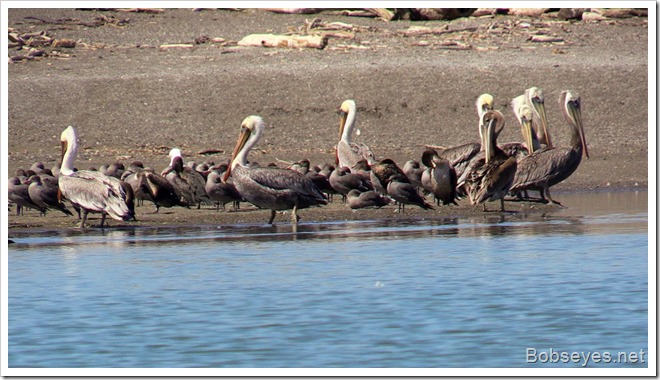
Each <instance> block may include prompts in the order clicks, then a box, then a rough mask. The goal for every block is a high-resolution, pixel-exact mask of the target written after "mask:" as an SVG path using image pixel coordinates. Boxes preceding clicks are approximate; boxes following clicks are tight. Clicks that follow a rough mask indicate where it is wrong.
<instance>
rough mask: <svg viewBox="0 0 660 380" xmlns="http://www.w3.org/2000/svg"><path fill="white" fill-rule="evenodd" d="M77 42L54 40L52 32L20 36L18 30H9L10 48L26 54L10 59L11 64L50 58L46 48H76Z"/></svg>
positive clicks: (65, 55) (57, 54) (59, 54)
mask: <svg viewBox="0 0 660 380" xmlns="http://www.w3.org/2000/svg"><path fill="white" fill-rule="evenodd" d="M76 43H77V42H76V41H74V40H71V39H66V38H54V37H52V36H51V35H50V32H47V31H39V32H32V33H23V34H19V33H18V32H17V31H16V29H13V28H9V48H10V49H11V48H18V50H19V51H21V52H25V53H26V54H16V55H13V56H10V57H9V62H17V61H24V60H25V61H30V60H34V59H37V58H39V57H44V56H48V55H49V53H47V52H46V50H45V49H44V48H46V47H53V48H74V47H76ZM51 54H52V55H53V56H59V57H65V58H66V57H68V56H69V55H68V54H62V53H59V52H56V53H51Z"/></svg>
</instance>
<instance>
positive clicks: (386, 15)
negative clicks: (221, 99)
mask: <svg viewBox="0 0 660 380" xmlns="http://www.w3.org/2000/svg"><path fill="white" fill-rule="evenodd" d="M265 10H266V11H270V12H275V13H289V14H315V13H320V12H324V13H327V14H339V15H344V16H357V17H378V18H380V19H382V20H385V21H392V20H403V19H408V20H412V21H418V20H454V19H457V18H460V17H468V16H475V17H480V16H487V15H495V14H504V15H506V14H508V15H514V16H526V17H542V16H543V15H546V14H548V15H549V16H551V17H556V18H558V19H562V20H572V19H577V20H580V19H582V20H585V21H594V20H604V19H608V18H627V17H647V16H648V10H646V9H639V8H362V9H347V10H336V9H326V8H265Z"/></svg>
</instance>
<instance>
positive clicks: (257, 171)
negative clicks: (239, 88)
mask: <svg viewBox="0 0 660 380" xmlns="http://www.w3.org/2000/svg"><path fill="white" fill-rule="evenodd" d="M264 128H265V126H264V121H263V119H262V118H261V117H260V116H248V117H246V118H245V119H244V120H243V122H242V123H241V134H240V136H239V138H238V141H237V142H236V147H235V148H234V151H233V153H232V158H231V161H230V165H229V168H228V169H227V171H226V172H225V175H224V176H223V180H224V181H226V180H227V178H228V177H229V175H230V174H233V178H234V185H235V186H236V189H237V190H238V192H239V193H240V194H241V195H242V196H243V198H245V200H247V201H248V202H250V203H252V204H254V205H256V206H257V207H261V208H265V209H270V210H271V213H270V219H269V220H268V224H273V220H274V219H275V212H276V211H277V210H291V209H292V210H293V211H292V214H291V219H292V223H293V224H296V223H298V219H299V217H298V209H303V208H307V207H310V206H318V205H323V204H327V203H328V201H327V200H326V199H325V197H324V196H323V193H321V191H320V190H319V189H318V188H317V187H316V186H315V185H314V183H312V181H311V180H310V179H309V178H307V177H305V176H304V175H303V174H301V173H299V172H296V171H293V170H289V169H278V168H263V167H250V168H249V167H247V156H248V153H249V152H250V150H251V149H252V148H253V147H254V145H255V144H256V143H257V141H259V138H260V137H261V134H262V133H263V130H264Z"/></svg>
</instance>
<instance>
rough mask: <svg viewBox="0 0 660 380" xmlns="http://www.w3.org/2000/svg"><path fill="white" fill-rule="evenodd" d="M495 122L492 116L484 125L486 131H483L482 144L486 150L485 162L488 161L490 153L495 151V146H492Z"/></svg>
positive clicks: (490, 156)
mask: <svg viewBox="0 0 660 380" xmlns="http://www.w3.org/2000/svg"><path fill="white" fill-rule="evenodd" d="M495 124H496V119H495V118H492V119H490V121H489V122H488V124H487V125H486V131H485V132H486V133H484V138H483V142H482V144H483V146H485V147H486V148H485V149H484V150H485V152H486V163H488V162H490V160H491V158H493V157H492V155H493V154H494V153H495V148H494V147H493V136H495Z"/></svg>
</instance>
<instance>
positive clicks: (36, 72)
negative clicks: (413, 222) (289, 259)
mask: <svg viewBox="0 0 660 380" xmlns="http://www.w3.org/2000/svg"><path fill="white" fill-rule="evenodd" d="M35 17H36V18H37V19H41V20H72V19H75V20H82V21H83V23H86V22H87V21H89V20H92V19H93V18H94V17H100V18H103V17H105V19H106V20H110V19H112V18H113V17H114V18H115V19H117V20H119V19H121V20H124V21H126V23H125V24H122V25H121V26H119V25H109V24H103V25H100V26H97V27H89V26H85V25H81V24H74V25H71V24H64V25H62V24H48V23H45V22H43V21H38V20H36V19H35ZM316 17H318V18H319V19H321V21H322V22H326V23H332V22H340V23H344V24H347V25H351V26H352V29H351V31H350V33H349V34H346V35H345V36H343V37H330V38H329V39H328V44H327V46H326V47H325V48H324V49H287V48H262V47H243V46H237V41H238V40H240V39H241V38H242V37H244V36H246V35H248V34H253V33H265V32H271V33H276V34H278V33H288V32H289V31H290V30H294V29H295V30H299V29H300V28H301V27H304V26H307V25H308V19H309V18H310V16H309V15H291V14H275V13H270V12H266V11H258V10H254V9H246V10H242V11H227V10H204V11H202V12H192V11H191V10H189V9H168V10H166V11H164V12H162V13H158V14H143V13H135V14H131V15H130V19H129V20H126V19H127V15H126V14H125V13H122V12H113V11H97V10H90V11H81V10H75V9H55V8H53V9H10V10H9V12H8V20H9V26H10V27H11V28H15V29H16V30H17V33H25V32H29V31H32V32H33V31H39V30H48V29H52V33H53V38H65V39H71V40H74V41H80V43H79V44H78V46H76V47H75V48H71V49H60V53H62V52H65V53H66V56H64V55H63V54H60V55H55V54H53V55H52V56H48V57H37V58H36V59H34V60H31V61H20V62H16V63H12V64H10V65H9V67H8V74H9V76H8V95H9V99H8V121H9V124H8V126H9V127H8V152H7V155H8V167H7V168H6V170H7V172H6V173H7V174H9V175H8V177H9V176H11V175H13V174H14V173H15V172H16V170H17V169H18V168H29V167H30V165H31V164H32V163H34V162H36V161H40V162H43V163H44V164H45V166H46V167H47V168H50V167H51V166H52V165H53V164H55V163H57V162H58V161H59V159H60V157H59V154H60V146H59V135H60V133H61V132H62V130H64V128H66V127H67V126H68V125H73V126H75V127H76V128H77V129H78V132H79V137H80V142H81V150H80V152H79V155H78V158H77V160H76V166H77V167H78V168H80V169H88V168H90V167H92V166H94V167H97V168H98V167H100V166H101V165H104V164H111V163H113V162H115V161H120V162H122V163H124V165H125V166H126V167H127V166H128V164H130V163H131V162H132V161H135V160H140V161H142V162H143V163H144V164H145V166H151V167H153V168H155V169H156V170H157V171H160V170H161V169H162V168H164V167H166V166H167V164H168V162H169V158H168V157H167V153H168V152H169V150H170V149H171V148H172V147H178V148H180V149H181V150H182V151H183V154H184V161H189V160H192V161H195V162H198V163H200V162H203V161H207V160H208V161H214V162H216V163H217V162H225V161H226V160H227V159H228V158H229V157H228V155H229V154H230V153H231V149H232V148H233V146H234V145H235V141H236V138H237V137H238V129H239V125H240V122H241V120H243V119H244V118H245V117H246V116H248V115H251V114H258V115H261V116H262V117H263V118H264V120H265V121H266V123H267V125H268V126H269V128H268V129H267V131H266V132H265V133H264V138H263V139H262V140H263V141H261V142H260V143H259V145H257V146H256V148H255V149H254V150H253V152H252V153H251V154H250V157H249V159H250V160H251V161H258V162H261V163H264V164H265V163H268V162H276V163H278V166H280V167H282V166H284V164H283V163H282V162H281V160H285V161H291V162H295V161H299V160H302V159H304V158H307V159H308V160H310V162H312V165H316V164H322V163H324V162H331V161H333V160H334V154H333V150H332V149H333V147H334V146H335V144H336V141H337V127H338V123H339V115H338V113H337V110H338V108H339V106H340V104H341V102H343V101H344V100H346V99H355V100H356V102H357V106H358V118H357V128H358V129H359V130H360V131H361V134H360V135H359V136H357V137H356V140H357V141H356V142H362V143H366V144H367V145H369V146H370V147H371V149H372V150H373V151H374V153H375V154H376V156H377V159H383V158H390V159H392V160H394V161H395V162H396V163H397V164H398V165H399V166H403V164H404V163H405V162H406V161H407V160H412V159H414V160H419V159H420V157H421V153H422V151H423V150H424V145H426V144H430V145H443V146H456V145H460V144H462V143H466V142H470V141H475V140H476V139H478V135H477V131H476V124H477V122H476V121H477V120H476V112H475V109H474V101H475V100H476V98H477V97H478V96H479V95H480V94H482V93H485V92H489V93H492V94H493V95H494V97H495V108H496V109H500V110H501V111H502V112H503V113H504V115H505V118H506V127H505V128H504V130H503V131H502V134H501V135H500V136H501V139H500V140H501V141H499V140H498V142H501V143H505V142H510V141H521V136H520V131H519V126H518V123H517V121H516V120H515V118H514V116H513V115H512V112H511V109H510V108H511V107H510V101H511V99H512V98H514V97H515V96H517V95H520V93H522V92H523V91H524V90H525V89H526V88H528V87H530V86H538V87H541V88H543V90H544V92H545V96H546V109H547V113H548V115H547V116H548V123H549V126H550V128H551V132H550V133H551V134H552V139H553V141H554V142H555V145H556V146H564V145H566V144H568V141H569V139H570V137H569V135H568V128H567V127H566V122H565V121H564V119H563V115H562V114H561V112H560V110H559V107H558V104H557V98H558V95H559V93H560V92H561V91H562V90H565V89H574V90H577V91H578V93H579V94H580V95H581V98H582V105H583V119H584V123H585V134H586V140H587V144H588V146H589V153H590V158H589V159H586V158H584V159H582V162H581V164H580V167H579V168H578V169H577V171H576V172H575V173H573V175H572V176H571V177H570V178H568V179H567V180H566V181H564V182H562V183H560V184H558V185H556V186H554V187H553V188H552V192H553V194H554V193H557V194H561V193H562V192H565V191H568V192H574V191H589V192H591V191H611V190H614V191H619V190H620V189H633V190H642V189H643V190H646V189H647V188H648V176H649V175H648V174H649V173H648V160H649V147H648V143H649V142H648V133H649V129H648V128H649V125H648V111H649V110H648V109H647V107H646V104H648V62H649V59H648V33H649V30H648V21H647V20H646V18H628V19H608V20H601V21H597V22H586V21H561V20H557V19H552V18H548V17H533V16H512V15H491V16H484V17H468V18H459V19H456V20H452V21H425V22H420V21H408V20H402V21H393V22H383V21H379V20H374V19H365V18H355V17H347V16H342V15H335V14H323V13H321V14H319V15H316ZM53 25H55V26H53ZM418 27H423V28H431V29H435V28H444V29H446V30H450V31H456V32H452V33H445V32H443V33H442V34H437V35H435V34H424V35H406V33H405V32H406V31H411V30H415V29H414V28H418ZM411 28H412V29H411ZM417 30H419V29H417ZM537 34H541V35H552V36H554V37H557V38H559V39H561V40H562V41H561V42H558V43H535V42H532V41H531V40H530V37H531V36H533V35H537ZM201 35H206V36H208V37H211V38H220V37H222V38H224V39H225V42H224V43H221V44H217V43H203V44H195V45H194V46H192V47H190V48H171V49H159V48H158V46H160V45H163V44H175V43H181V42H183V41H189V40H190V39H192V38H195V37H197V36H201ZM456 47H458V48H456ZM12 51H13V52H15V50H12ZM513 73H515V75H512V74H513ZM597 78H600V79H598V80H596V79H597ZM35 104H38V107H35ZM638 105H641V106H638ZM209 149H213V150H217V151H218V152H219V153H217V154H213V155H204V154H201V153H202V152H203V151H206V150H209ZM559 200H560V201H561V199H559ZM335 202H337V201H335ZM464 202H465V201H463V202H459V203H460V206H459V207H457V210H453V211H447V212H448V213H450V214H453V213H458V214H459V215H463V214H465V215H471V214H473V213H474V214H477V213H476V212H474V211H472V210H471V209H470V206H466V205H465V204H464ZM509 203H511V202H509ZM507 205H508V204H507ZM489 206H490V207H492V208H496V205H495V204H493V205H492V206H491V205H489ZM145 207H146V208H137V210H136V211H137V214H138V217H139V218H142V219H143V221H141V222H139V223H147V222H149V221H150V220H152V221H153V223H155V224H157V225H164V224H167V223H170V224H172V225H179V224H184V223H187V220H189V218H192V217H193V216H191V215H189V213H187V212H185V211H186V210H184V211H182V212H179V210H170V211H172V213H171V214H164V216H157V217H154V216H152V215H150V214H146V212H149V211H145V210H153V208H152V207H150V206H149V205H147V206H145ZM389 207H392V206H389ZM515 207H518V206H515ZM515 207H514V208H515ZM346 209H348V207H346ZM313 210H320V212H319V213H318V214H319V215H318V218H310V217H309V216H308V215H314V212H312V211H309V210H301V214H300V215H301V217H302V218H303V219H302V222H303V223H304V222H305V221H306V220H312V219H315V220H319V221H323V220H331V219H333V218H335V220H342V219H343V218H345V217H344V216H343V215H342V214H341V212H344V211H345V210H342V209H341V208H338V209H337V210H335V207H323V208H319V209H313ZM409 210H410V211H409ZM440 210H442V211H435V212H432V213H433V215H436V214H438V213H441V214H444V213H445V211H444V210H445V207H440ZM195 211H197V210H195ZM202 211H205V210H202ZM56 212H57V213H58V214H60V215H61V217H60V216H59V215H57V214H54V213H53V212H51V213H50V214H49V215H48V216H47V217H46V218H45V219H44V220H39V219H38V218H37V217H34V218H33V217H31V216H30V217H26V218H31V219H29V220H28V219H23V220H22V219H21V218H20V217H16V216H15V215H12V214H14V210H13V209H12V210H10V211H9V215H8V220H9V228H10V231H11V230H13V229H15V228H18V227H17V226H20V225H24V226H28V227H26V228H37V226H41V227H47V226H48V224H49V223H52V224H53V225H54V226H55V228H68V226H69V225H75V224H76V223H75V222H74V221H73V220H72V219H69V220H66V217H65V216H64V215H63V214H61V213H59V212H58V211H56ZM408 212H410V214H411V215H412V216H414V217H418V216H421V217H424V215H425V214H424V212H423V210H419V211H418V210H415V208H414V207H408V208H406V216H408ZM263 213H264V214H267V212H266V211H264V212H263ZM369 213H370V214H369V215H374V216H375V217H380V216H382V215H388V216H391V215H392V212H391V210H390V211H383V210H373V211H371V210H370V211H369ZM142 214H145V216H144V217H142ZM220 214H222V212H221V213H220ZM55 215H57V216H55ZM193 215H194V214H193ZM253 215H254V216H253ZM315 216H316V215H315ZM204 218H206V219H208V220H209V221H211V223H216V222H217V221H220V222H222V223H224V221H223V219H222V218H220V217H218V216H204ZM365 218H366V217H365ZM50 219H52V220H53V221H52V222H48V220H50ZM61 219H64V220H63V221H62V220H61ZM226 219H229V222H228V223H230V224H232V223H243V222H244V221H254V222H259V221H261V220H262V219H263V221H264V222H265V221H266V220H267V216H261V213H259V212H246V213H239V215H238V216H229V217H226ZM284 219H286V217H282V216H281V215H278V216H277V218H276V220H275V222H276V223H277V222H278V221H279V222H282V221H283V220H284ZM94 221H95V220H94ZM287 222H288V220H287ZM110 223H111V225H112V226H115V225H116V224H115V223H116V221H110ZM127 225H130V223H127ZM58 226H59V227H58Z"/></svg>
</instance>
